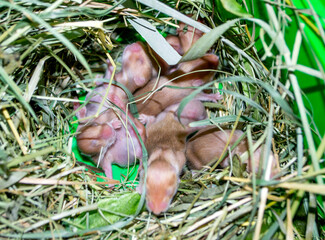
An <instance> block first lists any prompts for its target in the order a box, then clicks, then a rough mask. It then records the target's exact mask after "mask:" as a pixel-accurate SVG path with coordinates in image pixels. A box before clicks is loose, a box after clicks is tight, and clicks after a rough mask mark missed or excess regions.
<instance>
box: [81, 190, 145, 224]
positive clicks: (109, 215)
mask: <svg viewBox="0 0 325 240" xmlns="http://www.w3.org/2000/svg"><path fill="white" fill-rule="evenodd" d="M140 197H141V195H140V194H138V193H136V192H131V193H123V194H119V195H117V196H114V197H110V198H107V199H103V200H100V201H99V202H98V210H96V211H92V212H90V213H89V216H87V215H86V214H82V215H81V216H78V217H77V218H76V219H75V223H76V224H79V225H81V226H84V228H97V227H103V226H106V225H110V224H113V223H115V222H117V221H119V220H121V219H123V218H125V217H129V216H131V215H134V214H135V213H136V211H137V207H138V204H139V201H140ZM87 218H88V219H87ZM87 222H89V226H87Z"/></svg>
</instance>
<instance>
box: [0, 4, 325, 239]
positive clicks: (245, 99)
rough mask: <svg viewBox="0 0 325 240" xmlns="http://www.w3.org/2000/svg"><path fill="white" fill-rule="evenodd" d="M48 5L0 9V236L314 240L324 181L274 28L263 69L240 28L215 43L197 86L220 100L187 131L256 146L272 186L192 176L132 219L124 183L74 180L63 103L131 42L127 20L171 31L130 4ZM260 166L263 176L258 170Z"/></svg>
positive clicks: (86, 176)
mask: <svg viewBox="0 0 325 240" xmlns="http://www.w3.org/2000/svg"><path fill="white" fill-rule="evenodd" d="M50 2H51V3H50ZM50 2H48V1H15V2H11V1H10V2H7V1H2V0H1V1H0V10H1V12H0V13H1V18H0V19H1V26H0V32H1V35H0V44H1V45H0V61H1V63H2V64H1V66H0V79H1V82H0V96H1V102H0V112H1V113H0V128H1V131H0V143H1V144H0V236H1V237H3V238H59V237H73V236H78V235H79V236H80V238H94V239H98V238H100V239H102V238H103V239H116V238H122V239H124V238H134V239H144V238H148V239H164V238H179V239H217V238H222V239H237V238H240V239H253V238H254V239H259V238H261V239H271V238H272V239H283V238H285V237H288V239H289V238H290V237H291V236H295V238H297V239H302V238H306V239H310V236H311V234H313V235H314V236H316V237H317V234H318V236H319V237H320V238H322V237H324V230H323V228H322V227H321V226H322V225H321V224H322V223H323V220H324V219H323V216H324V206H323V201H322V198H321V197H320V196H321V195H324V194H325V189H324V185H323V184H322V181H323V177H324V173H325V172H324V170H322V169H320V167H319V160H320V159H321V158H322V156H324V155H323V154H324V149H325V140H324V138H323V139H322V143H321V144H320V145H319V146H314V142H313V139H312V138H311V133H310V130H309V124H308V121H307V117H306V112H305V110H304V106H303V103H302V101H301V96H300V94H301V93H300V90H299V87H298V86H297V84H296V78H295V76H294V74H292V73H291V72H289V73H287V72H285V73H284V74H282V75H281V73H283V72H282V71H283V70H282V65H285V64H283V61H284V62H286V63H287V64H288V65H290V64H289V63H293V61H294V59H293V58H290V56H292V54H290V52H289V55H288V54H287V52H286V51H289V50H288V49H286V48H285V47H286V45H285V42H284V39H283V38H281V34H280V33H281V30H282V29H276V28H275V29H271V30H272V32H273V33H275V34H277V35H278V36H279V37H278V38H277V40H276V41H274V42H273V43H274V45H275V47H274V48H276V47H278V51H276V50H274V49H273V50H274V51H273V50H272V51H269V50H268V49H264V53H265V54H266V55H269V57H268V59H267V60H268V61H264V60H265V59H264V58H263V56H259V54H258V53H257V50H256V48H255V45H254V42H253V41H252V38H251V36H250V33H249V32H248V30H247V26H246V25H245V21H240V22H237V23H236V24H235V25H234V26H233V27H232V28H231V29H230V30H228V31H227V32H226V33H225V34H224V35H223V37H222V38H219V39H218V40H217V41H216V42H215V45H214V46H213V47H214V49H215V53H216V54H217V55H218V56H219V58H220V69H219V70H218V71H217V73H216V80H215V82H214V84H210V86H205V87H211V88H212V89H213V90H214V91H216V90H217V89H219V91H221V92H222V93H223V96H224V99H223V100H222V101H220V103H218V104H212V103H207V104H206V107H207V111H208V113H209V120H208V121H202V122H197V123H195V124H196V125H207V124H217V125H222V126H228V127H231V128H233V127H234V126H235V127H237V128H240V129H244V131H245V133H246V134H247V137H248V139H253V140H256V141H260V142H263V143H265V145H266V146H267V150H266V151H270V150H272V151H273V152H274V153H275V155H276V159H277V162H278V165H279V168H280V169H281V171H280V174H279V175H278V177H280V178H279V179H281V181H276V180H270V179H268V178H267V176H255V175H254V176H247V173H243V172H241V171H239V170H238V169H237V168H236V167H235V166H234V167H232V166H231V167H229V168H227V169H209V168H208V169H206V170H204V171H199V172H197V174H195V175H194V176H192V174H191V173H190V172H189V171H188V170H185V173H184V175H183V177H182V181H181V183H180V186H179V190H178V192H177V194H176V197H175V198H174V201H173V203H172V205H171V208H170V210H169V211H168V212H167V213H166V214H165V215H161V216H158V217H157V216H153V215H150V214H149V213H148V212H147V211H146V210H143V200H144V199H143V196H142V198H140V195H138V194H136V193H134V192H133V184H134V183H133V182H132V181H131V182H127V181H125V182H123V183H122V184H118V185H116V187H115V188H113V189H112V188H108V186H107V184H108V183H111V182H110V180H109V179H107V178H105V177H101V178H102V179H103V180H102V181H99V179H98V175H96V173H95V171H96V169H92V168H88V171H86V170H85V166H83V165H80V163H78V161H77V159H76V157H75V153H73V152H72V145H73V141H74V140H73V137H74V135H75V133H74V130H73V126H72V124H71V122H72V121H73V116H74V115H75V112H73V105H72V103H73V102H74V101H76V100H75V97H77V96H80V95H81V94H82V93H85V92H87V91H89V90H90V89H91V87H93V80H94V77H95V76H96V74H103V73H104V71H105V60H106V59H107V58H110V57H111V58H112V59H114V61H115V63H116V64H117V66H118V67H119V57H120V56H121V53H122V51H123V47H124V46H125V45H126V44H128V43H131V42H134V41H136V40H137V39H139V38H140V36H139V34H137V33H136V31H135V30H133V29H132V27H130V25H128V24H127V20H126V18H127V17H130V16H136V17H142V18H145V19H147V20H149V21H151V22H152V23H153V24H154V25H155V26H156V28H157V29H159V30H162V32H164V34H168V33H169V32H173V31H174V26H176V25H177V24H176V22H175V21H174V20H173V19H172V18H170V17H168V16H167V15H163V14H159V15H157V11H155V10H153V9H151V8H149V7H146V6H145V5H141V6H140V5H139V3H138V4H137V5H136V6H135V8H136V9H138V10H135V9H131V8H129V9H128V8H122V7H121V5H119V4H115V3H114V2H113V1H108V2H104V1H103V2H102V1H80V2H79V1H56V2H54V1H53V2H52V1H50ZM81 2H82V3H81ZM114 4H115V5H114ZM168 4H169V5H171V6H173V8H177V10H178V11H179V12H182V13H186V14H188V13H194V14H197V13H198V11H199V12H200V13H201V16H208V18H206V20H208V21H207V25H209V26H210V27H213V25H212V23H213V20H212V18H211V16H212V14H211V11H210V10H209V7H207V6H204V5H201V4H200V3H199V1H198V2H195V3H191V2H190V1H184V2H178V1H177V2H176V1H168ZM263 4H266V5H267V3H263ZM268 6H270V5H268ZM268 11H269V14H270V13H271V12H272V9H271V8H268ZM278 14H280V13H278ZM270 16H271V14H270ZM272 21H278V19H272ZM247 22H249V21H247ZM273 23H274V24H275V23H277V24H281V22H273ZM215 24H216V25H217V24H218V22H215ZM265 24H266V23H265ZM266 25H267V24H266ZM275 25H276V24H275ZM262 27H263V28H265V31H266V32H268V30H270V29H268V30H267V29H266V28H267V27H270V26H269V25H267V26H264V25H262ZM272 32H270V31H269V32H268V33H269V34H272ZM283 44H284V45H283ZM279 46H282V47H283V48H281V49H279ZM297 51H300V48H299V49H297V48H295V49H294V51H293V55H294V54H296V52H297ZM270 54H271V56H270ZM288 56H289V57H288ZM261 59H263V61H262V60H261ZM293 65H295V64H293ZM293 70H295V69H293ZM292 72H293V71H292ZM319 72H321V71H319ZM290 85H291V86H292V87H293V88H292V90H291V88H289V86H290ZM297 87H298V89H297ZM293 99H295V101H297V105H298V111H296V112H295V113H294V111H293V110H292V107H291V106H292V101H293ZM288 103H289V104H288ZM297 116H300V117H299V118H298V117H297ZM195 124H194V125H195ZM302 130H303V132H304V134H305V136H306V141H307V143H308V146H309V147H308V148H304V147H303V144H302V142H303V137H302V135H301V131H302ZM246 157H247V156H246ZM310 159H311V163H309V161H308V160H310ZM267 164H268V163H267V161H266V162H265V163H264V166H263V169H268V168H270V166H268V165H267ZM94 170H95V171H94ZM97 170H98V169H97ZM209 170H211V171H209ZM243 175H244V176H246V177H243ZM316 207H317V211H316V212H315V208H316ZM316 219H317V221H316ZM315 223H316V225H314V224H315ZM316 226H317V227H316ZM172 236H173V237H172Z"/></svg>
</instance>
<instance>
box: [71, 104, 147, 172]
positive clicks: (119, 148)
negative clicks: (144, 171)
mask: <svg viewBox="0 0 325 240" xmlns="http://www.w3.org/2000/svg"><path fill="white" fill-rule="evenodd" d="M121 118H122V121H123V122H125V121H126V117H125V115H124V114H121ZM117 119H118V117H117V115H116V113H115V112H114V111H113V110H112V109H107V110H106V111H105V112H103V113H102V114H101V115H100V116H99V117H97V118H95V119H93V121H92V122H90V123H89V124H86V125H85V124H80V126H81V127H80V130H79V131H80V134H78V135H77V144H78V147H79V149H80V151H81V152H82V153H84V154H86V155H90V156H91V157H92V159H93V161H94V162H95V163H98V162H99V165H100V166H101V167H102V168H103V170H104V171H105V174H106V176H107V177H108V178H112V166H111V165H112V164H113V163H116V164H118V165H120V166H127V165H128V164H132V163H134V161H135V159H136V158H139V159H141V157H142V147H141V145H140V141H139V139H138V137H137V135H136V133H135V130H134V129H133V128H132V126H131V125H130V124H128V128H127V130H128V133H129V134H128V135H127V130H126V128H125V127H124V125H123V124H122V122H121V121H120V120H117ZM133 121H134V124H135V126H136V127H137V130H138V132H139V134H140V136H142V139H143V140H145V137H146V136H145V128H144V126H143V125H142V124H141V123H140V122H139V121H138V120H137V119H135V118H133ZM133 145H134V149H135V151H134V150H133ZM128 146H129V147H128ZM101 153H102V154H101Z"/></svg>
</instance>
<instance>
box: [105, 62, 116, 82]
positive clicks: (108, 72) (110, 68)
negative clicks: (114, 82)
mask: <svg viewBox="0 0 325 240" xmlns="http://www.w3.org/2000/svg"><path fill="white" fill-rule="evenodd" d="M106 64H107V70H106V72H105V76H104V78H106V79H111V77H112V74H113V70H114V67H113V65H112V64H111V62H110V61H109V59H107V60H106Z"/></svg>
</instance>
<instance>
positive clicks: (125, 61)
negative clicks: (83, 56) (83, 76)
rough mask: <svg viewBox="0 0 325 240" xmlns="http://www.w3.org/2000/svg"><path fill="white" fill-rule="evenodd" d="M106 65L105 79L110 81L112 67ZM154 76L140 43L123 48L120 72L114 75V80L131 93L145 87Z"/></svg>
mask: <svg viewBox="0 0 325 240" xmlns="http://www.w3.org/2000/svg"><path fill="white" fill-rule="evenodd" d="M107 64H108V69H107V71H106V74H105V78H106V79H110V78H111V76H112V72H113V66H112V65H111V64H110V63H109V62H107ZM154 74H155V70H154V68H153V65H152V62H151V59H150V58H149V56H148V54H147V52H146V49H145V48H144V46H143V45H142V44H141V43H140V42H136V43H133V44H130V45H128V46H126V47H125V49H124V52H123V55H122V70H121V71H120V72H118V73H117V74H115V76H114V80H115V81H117V82H119V83H121V84H123V85H124V86H125V87H126V88H128V90H129V91H130V92H131V93H133V92H134V91H135V90H137V89H138V88H140V87H143V86H144V85H146V84H147V82H148V81H149V80H150V79H151V78H152V76H153V75H154Z"/></svg>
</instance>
